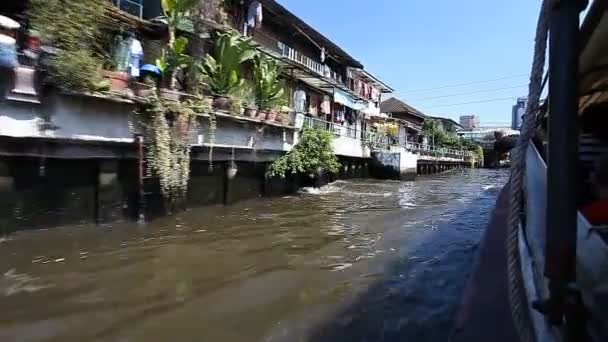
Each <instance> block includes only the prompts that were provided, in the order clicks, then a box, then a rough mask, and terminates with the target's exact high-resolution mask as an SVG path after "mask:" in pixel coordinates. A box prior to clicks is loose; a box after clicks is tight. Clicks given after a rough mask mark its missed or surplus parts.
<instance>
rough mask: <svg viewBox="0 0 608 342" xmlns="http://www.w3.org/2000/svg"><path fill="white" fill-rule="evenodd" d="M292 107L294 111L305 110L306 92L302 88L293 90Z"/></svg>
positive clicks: (301, 111)
mask: <svg viewBox="0 0 608 342" xmlns="http://www.w3.org/2000/svg"><path fill="white" fill-rule="evenodd" d="M293 107H294V110H295V111H296V113H304V112H306V92H305V91H304V90H302V89H297V90H296V91H294V92H293Z"/></svg>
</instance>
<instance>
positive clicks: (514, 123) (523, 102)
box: [511, 97, 528, 130]
mask: <svg viewBox="0 0 608 342" xmlns="http://www.w3.org/2000/svg"><path fill="white" fill-rule="evenodd" d="M526 107H528V98H527V97H519V98H517V102H515V105H514V106H513V109H512V112H511V129H515V130H519V129H521V122H522V118H523V116H524V114H525V113H526Z"/></svg>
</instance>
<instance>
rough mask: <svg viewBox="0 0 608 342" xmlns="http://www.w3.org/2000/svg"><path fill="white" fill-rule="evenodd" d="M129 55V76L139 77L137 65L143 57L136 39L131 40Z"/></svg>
mask: <svg viewBox="0 0 608 342" xmlns="http://www.w3.org/2000/svg"><path fill="white" fill-rule="evenodd" d="M129 53H130V56H129V68H130V70H131V76H132V77H139V64H140V62H141V60H142V58H143V57H144V49H143V47H142V46H141V42H140V41H139V40H138V39H136V38H131V43H130V48H129Z"/></svg>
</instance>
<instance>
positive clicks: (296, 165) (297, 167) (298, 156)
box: [270, 127, 340, 178]
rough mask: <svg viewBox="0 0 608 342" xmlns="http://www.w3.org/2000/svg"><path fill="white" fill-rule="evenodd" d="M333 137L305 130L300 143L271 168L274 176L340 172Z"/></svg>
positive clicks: (326, 133) (318, 130) (310, 129)
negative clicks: (333, 146)
mask: <svg viewBox="0 0 608 342" xmlns="http://www.w3.org/2000/svg"><path fill="white" fill-rule="evenodd" d="M332 140H333V135H332V134H331V133H330V132H327V131H325V130H322V129H317V128H308V127H307V128H304V130H303V131H302V136H301V138H300V142H299V143H298V144H297V145H296V146H294V148H293V149H292V150H291V151H289V152H287V154H285V155H284V156H282V157H280V158H279V159H277V160H275V161H274V163H272V165H271V167H270V174H271V175H272V176H280V177H281V178H285V176H286V175H287V174H288V173H291V174H297V173H302V174H307V175H316V174H317V173H318V172H319V171H326V172H330V173H336V172H338V170H339V168H340V163H339V162H338V158H337V157H336V155H335V154H334V151H333V148H332V144H331V142H332Z"/></svg>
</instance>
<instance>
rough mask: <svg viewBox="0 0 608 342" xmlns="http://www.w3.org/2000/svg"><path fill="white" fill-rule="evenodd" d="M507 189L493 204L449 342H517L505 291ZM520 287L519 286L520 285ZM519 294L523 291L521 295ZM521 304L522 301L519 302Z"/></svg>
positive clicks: (504, 189) (506, 290)
mask: <svg viewBox="0 0 608 342" xmlns="http://www.w3.org/2000/svg"><path fill="white" fill-rule="evenodd" d="M508 214H509V189H508V185H507V186H505V188H503V189H502V191H501V192H500V194H499V196H498V199H497V201H496V208H495V209H494V212H493V213H492V216H491V218H490V221H489V223H488V227H487V230H486V232H485V234H484V237H483V239H482V241H481V244H480V248H479V252H478V255H477V261H476V264H475V267H474V270H473V273H472V274H471V277H470V279H469V283H468V284H467V287H466V288H465V292H464V296H463V303H462V307H461V308H460V312H459V313H458V316H457V317H456V323H455V326H454V331H453V332H452V337H451V339H450V341H452V342H461V341H462V342H464V341H492V342H502V341H505V342H507V341H509V342H513V341H518V340H519V337H518V335H517V332H516V330H515V326H514V323H513V320H512V317H511V309H510V307H509V299H508V289H507V252H506V240H507V218H508ZM520 284H521V283H520ZM522 292H523V291H522ZM522 300H525V298H522Z"/></svg>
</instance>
